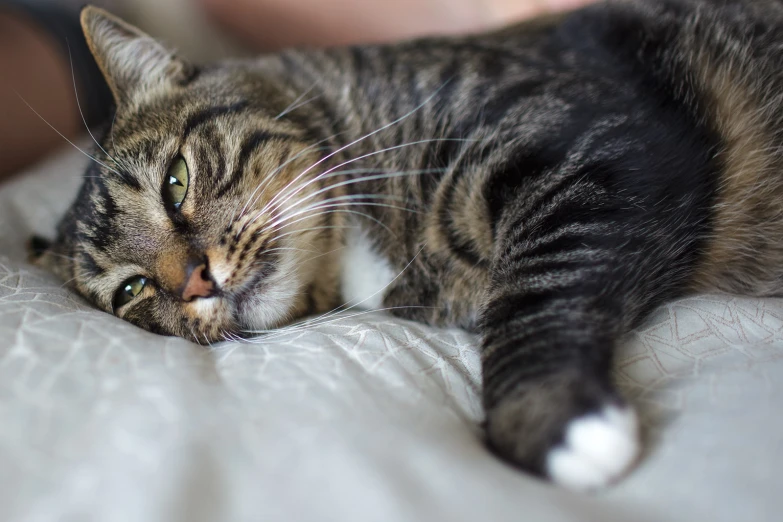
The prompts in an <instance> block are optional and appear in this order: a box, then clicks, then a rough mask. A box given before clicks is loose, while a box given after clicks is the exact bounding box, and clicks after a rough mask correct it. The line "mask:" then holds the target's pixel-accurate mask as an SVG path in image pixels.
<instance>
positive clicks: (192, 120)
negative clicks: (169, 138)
mask: <svg viewBox="0 0 783 522" xmlns="http://www.w3.org/2000/svg"><path fill="white" fill-rule="evenodd" d="M247 105H248V104H247V102H246V101H241V102H237V103H232V104H231V105H218V106H216V107H207V108H206V109H202V110H200V111H198V112H195V113H193V114H191V115H190V116H188V119H187V120H186V121H185V130H184V131H183V132H182V140H183V141H185V140H186V139H187V138H188V136H189V135H190V133H191V132H193V131H194V130H195V129H196V128H197V127H198V126H200V125H203V124H204V123H206V122H208V121H212V120H214V119H215V118H218V117H220V116H226V115H228V114H235V113H237V112H241V111H243V110H245V109H246V108H247Z"/></svg>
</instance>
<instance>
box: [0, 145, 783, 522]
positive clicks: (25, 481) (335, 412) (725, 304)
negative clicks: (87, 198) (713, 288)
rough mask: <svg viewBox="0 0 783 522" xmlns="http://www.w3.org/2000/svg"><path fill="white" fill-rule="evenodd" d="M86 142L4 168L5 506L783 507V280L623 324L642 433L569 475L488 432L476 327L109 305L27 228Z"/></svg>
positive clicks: (435, 515) (400, 512)
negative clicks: (552, 477)
mask: <svg viewBox="0 0 783 522" xmlns="http://www.w3.org/2000/svg"><path fill="white" fill-rule="evenodd" d="M85 161H86V159H85V158H84V157H83V156H82V155H81V154H80V153H79V152H78V151H75V150H72V149H70V150H66V151H63V152H62V153H60V154H59V155H57V156H55V157H53V158H51V159H50V160H48V161H46V162H44V163H42V164H41V165H39V166H37V167H34V168H32V169H31V170H30V171H29V172H27V173H25V174H24V175H22V176H18V177H16V178H15V179H13V180H11V181H10V182H7V183H5V184H3V185H0V426H2V429H0V484H2V488H0V520H3V521H14V522H17V521H19V522H21V521H25V522H27V521H30V522H32V521H52V520H58V521H102V522H104V521H125V520H127V521H135V522H138V521H145V522H154V521H161V522H172V521H188V522H198V521H215V520H222V521H244V520H248V521H251V520H252V521H260V520H265V521H266V520H274V521H277V520H280V521H300V520H301V521H318V522H321V521H330V520H335V521H338V520H339V521H353V520H356V521H359V520H361V521H366V520H372V521H390V522H392V521H393V522H401V521H414V520H422V521H435V520H449V521H459V520H466V521H467V520H493V521H495V520H496V521H502V520H529V521H536V522H549V521H553V522H554V521H579V522H583V521H588V520H596V521H629V520H633V521H639V522H645V521H688V522H693V521H698V520H710V521H722V520H725V521H732V522H734V521H738V520H742V521H763V520H770V521H771V520H780V517H781V515H780V513H783V495H781V492H782V491H783V478H781V477H783V474H781V473H780V468H781V467H783V411H782V410H781V406H780V404H781V403H783V301H782V300H779V299H750V298H742V297H727V296H706V295H702V296H693V297H689V298H687V299H684V300H681V301H678V302H675V303H671V304H668V305H666V306H664V307H662V308H661V309H659V310H658V311H657V312H656V313H655V314H654V315H653V316H652V317H651V318H650V319H649V320H648V321H647V322H646V323H645V324H644V325H643V326H642V327H641V328H640V329H638V330H637V331H635V332H634V333H633V334H632V335H630V336H628V338H627V339H626V340H625V342H624V343H623V346H622V349H621V350H620V351H619V353H618V356H617V360H616V371H615V373H616V377H617V380H618V382H619V383H620V385H621V387H622V388H623V390H624V391H625V393H626V395H627V397H628V398H629V400H630V401H631V402H632V403H634V404H635V405H636V406H637V407H638V408H639V411H640V414H641V419H642V422H643V426H644V437H645V441H646V448H647V451H646V454H645V456H644V459H643V460H642V462H641V464H640V466H639V467H638V469H636V470H635V471H634V472H633V473H632V474H631V475H630V476H629V477H628V478H627V479H626V480H624V481H622V482H621V483H619V484H618V485H616V486H615V487H612V488H610V489H608V490H607V491H604V492H601V493H599V494H595V495H582V494H574V493H570V492H568V491H565V490H562V489H558V488H555V487H553V486H551V485H549V484H546V483H544V482H542V481H539V480H537V479H535V478H531V477H529V476H526V475H525V474H523V473H521V472H519V471H517V470H515V469H513V468H511V467H509V466H508V465H506V464H504V463H503V462H501V461H499V460H497V459H496V458H495V457H494V456H492V455H491V454H490V453H489V452H488V451H487V450H486V449H485V448H484V446H483V445H482V441H481V430H480V422H481V418H482V412H481V407H480V391H479V383H480V364H479V358H478V355H477V352H476V350H475V348H474V346H475V341H476V340H475V338H473V337H472V336H471V335H469V334H467V333H464V332H461V331H459V330H439V329H433V328H428V327H425V326H422V325H419V324H416V323H411V322H406V321H402V320H399V319H395V318H392V317H390V316H388V315H385V314H383V313H370V314H359V315H357V314H351V313H347V314H344V315H343V316H341V317H339V318H336V319H334V320H332V321H330V322H328V323H326V324H322V325H320V326H318V327H315V328H311V329H302V330H294V331H291V332H288V333H285V334H274V335H272V336H269V337H267V338H264V339H260V340H258V341H257V342H255V343H252V344H251V343H236V342H225V343H220V344H216V345H214V346H211V347H202V346H197V345H195V344H192V343H190V342H187V341H185V340H182V339H176V338H170V337H161V336H157V335H153V334H150V333H147V332H145V331H142V330H140V329H138V328H136V327H134V326H132V325H130V324H127V323H124V322H122V321H120V320H119V319H116V318H114V317H112V316H110V315H109V314H106V313H103V312H101V311H98V310H96V309H94V308H92V307H91V306H90V305H89V304H87V303H86V302H84V301H83V300H82V299H80V298H79V297H78V296H76V295H75V294H73V293H72V292H70V291H68V290H67V289H65V288H63V286H62V283H61V282H60V281H57V280H56V279H55V278H53V277H52V276H50V275H48V274H47V273H45V272H43V271H41V270H39V269H37V268H36V267H33V266H31V265H30V264H28V263H27V262H26V253H25V248H24V243H25V240H26V239H27V237H28V236H29V235H30V234H32V233H34V232H35V233H42V234H47V235H51V234H52V230H53V227H54V224H55V222H56V220H57V218H58V217H59V216H60V215H61V213H62V211H63V209H64V208H65V207H66V206H67V205H68V203H69V202H70V201H71V199H72V197H73V195H74V193H75V190H76V188H77V186H78V183H79V176H80V173H81V171H82V169H83V166H84V162H85Z"/></svg>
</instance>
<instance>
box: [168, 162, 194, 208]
mask: <svg viewBox="0 0 783 522" xmlns="http://www.w3.org/2000/svg"><path fill="white" fill-rule="evenodd" d="M189 183H190V176H189V174H188V164H187V163H185V159H184V158H183V157H182V156H179V157H177V159H175V160H174V163H172V164H171V167H169V171H168V172H167V173H166V179H165V180H164V181H163V201H164V202H165V203H166V206H167V207H169V208H172V209H173V210H179V207H180V206H181V205H182V202H183V201H184V200H185V196H186V195H187V193H188V184H189Z"/></svg>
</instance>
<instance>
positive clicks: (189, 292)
mask: <svg viewBox="0 0 783 522" xmlns="http://www.w3.org/2000/svg"><path fill="white" fill-rule="evenodd" d="M214 293H215V285H214V283H212V279H210V277H209V273H208V272H207V265H205V264H203V263H202V264H200V265H199V266H197V267H196V268H193V269H192V270H190V273H189V274H188V276H187V281H186V282H185V288H184V289H183V290H182V300H183V301H191V300H193V299H194V298H196V297H211V296H212V295H213V294H214Z"/></svg>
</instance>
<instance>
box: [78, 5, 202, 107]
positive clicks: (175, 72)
mask: <svg viewBox="0 0 783 522" xmlns="http://www.w3.org/2000/svg"><path fill="white" fill-rule="evenodd" d="M81 23H82V30H83V31H84V37H85V38H86V40H87V45H88V46H89V48H90V51H92V54H93V56H94V57H95V61H96V62H98V66H99V67H100V69H101V72H103V76H104V77H105V78H106V82H107V83H108V84H109V88H110V89H111V91H112V94H113V95H114V101H115V102H116V103H117V105H123V104H125V103H128V102H130V101H131V100H132V99H133V98H134V97H135V96H136V95H138V94H139V93H143V92H145V91H146V90H149V89H153V88H156V87H159V86H161V85H164V84H166V83H183V82H185V81H187V79H188V78H189V77H190V76H191V75H192V71H193V68H192V67H191V66H190V65H189V64H188V63H186V62H185V61H184V60H182V59H180V58H178V57H177V56H175V55H174V53H172V52H171V51H169V50H168V49H166V48H165V47H163V46H162V45H161V44H160V43H158V42H156V41H155V40H154V39H153V38H152V37H151V36H149V35H147V34H145V33H143V32H142V31H141V30H139V29H138V28H136V27H134V26H132V25H130V24H128V23H126V22H124V21H122V20H120V19H119V18H117V17H116V16H114V15H112V14H110V13H108V12H106V11H104V10H103V9H100V8H97V7H93V6H87V7H85V8H84V9H82V13H81Z"/></svg>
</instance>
